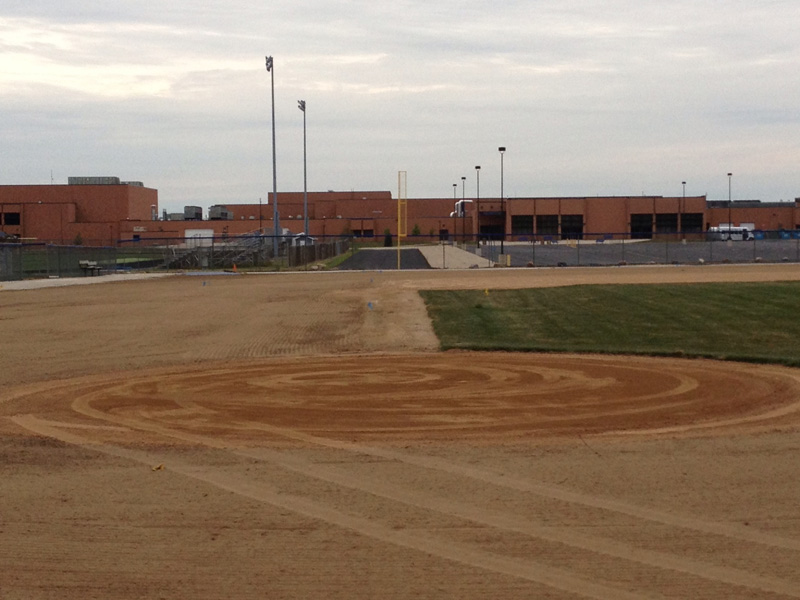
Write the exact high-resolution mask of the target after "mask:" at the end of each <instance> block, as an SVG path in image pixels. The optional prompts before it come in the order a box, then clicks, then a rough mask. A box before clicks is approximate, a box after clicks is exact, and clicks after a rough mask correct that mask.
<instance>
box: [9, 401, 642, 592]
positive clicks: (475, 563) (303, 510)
mask: <svg viewBox="0 0 800 600" xmlns="http://www.w3.org/2000/svg"><path fill="white" fill-rule="evenodd" d="M10 418H11V420H12V421H13V422H14V423H16V424H17V425H19V426H21V427H24V428H26V429H28V430H29V431H31V432H33V433H36V434H39V435H43V436H47V437H51V438H54V439H58V440H60V441H62V442H65V443H69V444H74V445H79V446H83V447H88V448H91V449H92V450H95V451H98V452H102V453H104V454H108V455H111V456H115V457H118V458H125V459H128V460H134V461H136V462H139V463H142V464H145V465H153V464H156V463H158V462H159V461H160V460H162V459H163V455H158V454H155V453H152V452H147V451H141V450H129V449H125V448H120V447H115V446H110V445H107V444H101V445H98V444H93V443H92V442H91V441H89V440H87V439H86V438H83V437H80V436H77V435H75V434H71V433H66V432H63V431H60V430H59V428H57V427H54V426H53V425H52V424H48V423H45V422H43V421H40V420H39V419H37V418H36V417H34V416H32V415H17V416H14V417H10ZM105 420H109V419H105ZM112 420H113V421H114V422H125V423H126V425H128V426H132V427H136V423H133V422H130V420H129V419H116V418H115V419H112ZM139 425H142V423H140V424H139ZM139 428H141V427H139ZM144 428H145V429H148V430H150V431H155V432H158V433H161V434H162V435H166V436H168V437H178V438H180V439H184V440H186V441H192V442H194V443H198V444H203V445H207V446H210V447H213V448H220V447H221V446H220V444H219V442H218V441H217V440H210V439H206V440H204V439H203V438H202V437H201V436H195V435H187V434H181V433H179V432H173V433H174V435H172V434H171V433H168V432H167V431H168V430H164V429H163V428H161V427H155V426H152V425H148V426H146V427H144ZM165 469H166V470H168V471H173V472H175V473H178V474H180V475H183V476H186V477H191V478H193V479H197V480H200V481H204V482H206V483H208V484H211V485H214V486H216V487H218V488H220V489H223V490H227V491H229V492H232V493H234V494H237V495H240V496H244V497H247V498H251V499H253V500H256V501H259V502H264V503H268V504H271V505H272V506H276V507H278V508H282V509H284V510H289V511H292V512H295V513H299V514H301V515H304V516H306V517H310V518H313V519H318V520H320V521H323V522H325V523H328V524H330V525H335V526H338V527H342V528H345V529H349V530H351V531H355V532H357V533H359V534H361V535H365V536H369V537H371V538H374V539H377V540H379V541H382V542H386V543H391V544H396V545H398V546H403V547H405V548H409V549H412V550H416V551H419V552H423V553H426V554H431V555H434V556H437V557H440V558H444V559H447V560H452V561H454V562H458V563H461V564H466V565H468V566H471V567H475V568H479V569H483V570H490V571H493V572H495V573H499V574H503V575H508V576H512V577H518V578H521V579H526V580H529V581H533V582H536V583H541V584H544V585H546V586H549V587H551V588H554V589H558V590H562V591H565V592H569V593H572V594H576V595H579V596H582V597H586V598H595V599H597V600H617V599H620V600H644V599H645V598H655V597H656V596H652V595H649V594H648V595H643V594H638V593H633V592H629V591H626V590H624V589H622V588H617V587H612V586H607V585H602V584H598V583H595V582H592V581H588V580H585V579H581V578H580V577H577V576H576V575H575V574H574V573H571V572H569V571H564V570H561V569H557V568H553V567H552V566H549V565H544V564H540V563H537V562H535V561H532V560H523V559H517V558H513V557H507V556H500V555H497V554H494V553H491V552H486V551H483V550H479V549H476V548H474V547H470V546H466V545H463V544H456V543H454V542H453V541H452V540H444V539H440V538H437V537H435V536H432V535H427V536H420V535H419V533H411V532H405V531H401V530H396V529H391V528H389V527H387V526H385V525H381V524H379V523H376V522H374V521H372V520H370V519H368V518H365V517H357V516H353V515H349V514H345V513H343V512H341V511H339V510H336V509H334V508H331V507H329V506H325V505H323V504H320V503H319V502H316V501H314V500H310V499H308V498H305V497H302V496H297V495H290V494H286V493H282V492H279V491H278V490H276V489H275V488H273V487H271V486H269V485H267V484H265V483H263V482H257V483H256V482H253V481H248V480H246V479H242V478H238V477H235V476H232V475H230V474H229V473H227V472H225V471H222V470H221V469H219V468H215V467H211V466H208V465H200V466H198V465H194V464H191V463H188V462H187V461H185V460H182V459H181V458H179V457H170V461H169V466H166V467H165Z"/></svg>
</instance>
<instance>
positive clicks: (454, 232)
mask: <svg viewBox="0 0 800 600" xmlns="http://www.w3.org/2000/svg"><path fill="white" fill-rule="evenodd" d="M457 189H458V184H457V183H454V184H453V200H455V199H456V190H457ZM453 209H455V202H454V203H453ZM452 215H453V242H454V243H455V244H458V231H456V216H457V215H456V211H455V210H453V212H452Z"/></svg>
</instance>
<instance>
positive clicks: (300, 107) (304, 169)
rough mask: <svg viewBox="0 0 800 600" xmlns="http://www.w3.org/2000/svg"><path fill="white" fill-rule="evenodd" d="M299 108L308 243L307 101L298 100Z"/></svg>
mask: <svg viewBox="0 0 800 600" xmlns="http://www.w3.org/2000/svg"><path fill="white" fill-rule="evenodd" d="M297 108H299V109H300V110H301V111H303V233H305V234H306V239H305V240H304V243H307V242H308V171H307V170H306V164H307V163H306V101H305V100H298V101H297Z"/></svg>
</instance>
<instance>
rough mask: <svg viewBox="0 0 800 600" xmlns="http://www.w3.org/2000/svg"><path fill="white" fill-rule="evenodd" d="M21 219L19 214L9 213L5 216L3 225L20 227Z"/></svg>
mask: <svg viewBox="0 0 800 600" xmlns="http://www.w3.org/2000/svg"><path fill="white" fill-rule="evenodd" d="M20 222H21V221H20V218H19V213H18V212H9V213H4V214H3V224H4V225H19V224H20Z"/></svg>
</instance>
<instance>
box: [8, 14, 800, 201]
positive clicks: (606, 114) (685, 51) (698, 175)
mask: <svg viewBox="0 0 800 600" xmlns="http://www.w3.org/2000/svg"><path fill="white" fill-rule="evenodd" d="M798 29H800V2H797V0H748V1H746V2H745V1H739V0H727V1H720V0H692V1H688V0H687V1H683V0H680V1H663V2H658V3H656V2H642V1H641V0H604V1H602V2H601V1H595V0H585V1H575V0H558V1H551V0H524V1H522V0H507V1H505V2H502V3H498V2H489V1H484V0H458V1H455V0H436V1H435V2H433V1H430V0H429V1H426V2H418V1H413V0H405V1H404V0H396V1H395V2H391V3H387V2H375V1H374V0H364V1H362V0H352V1H331V0H308V1H306V2H302V1H297V0H293V1H288V0H272V1H271V2H253V1H247V2H245V1H242V0H225V1H224V2H223V1H217V0H206V1H205V2H201V3H198V2H189V1H188V0H167V1H165V0H158V1H151V0H137V1H136V2H133V1H127V0H115V1H114V2H109V1H108V0H58V1H43V0H24V1H18V0H4V2H3V3H2V6H0V129H2V140H3V153H2V156H3V160H2V163H0V174H1V175H0V184H49V183H51V181H52V182H55V183H66V182H67V178H68V177H70V176H118V177H120V178H121V179H122V180H132V181H142V182H143V183H144V184H145V185H146V186H147V187H151V188H156V189H157V190H158V191H159V204H160V207H161V208H166V209H168V210H169V211H170V212H173V211H181V210H182V208H183V206H184V205H200V206H204V207H208V206H210V205H213V204H225V203H237V204H238V203H258V202H259V199H263V201H264V202H266V199H267V194H268V193H269V192H271V191H272V188H273V172H272V120H271V110H272V101H271V83H272V81H274V94H275V102H274V110H275V130H276V149H277V152H276V163H277V172H276V180H277V189H278V194H279V198H280V193H281V192H289V191H302V190H303V113H302V112H301V111H300V110H299V109H298V107H297V101H298V100H301V99H302V100H305V101H306V139H307V161H306V165H307V173H308V175H307V180H308V190H309V191H325V190H337V191H340V190H343V191H351V190H356V191H367V190H369V191H375V190H388V191H391V192H392V194H393V195H394V196H396V195H397V193H398V172H399V171H405V172H406V177H407V195H408V197H409V198H441V197H449V196H450V195H452V194H454V188H453V184H454V183H455V184H457V185H456V188H455V194H456V195H457V197H458V198H460V197H461V196H462V194H463V195H465V196H466V197H468V198H474V197H475V196H476V195H477V194H478V189H477V187H478V178H480V191H479V193H480V196H481V197H482V198H488V197H499V195H500V183H501V158H500V153H499V152H498V147H500V146H504V147H506V149H507V150H506V152H505V153H504V155H503V158H502V179H503V187H504V190H503V191H504V195H505V196H506V197H525V196H528V197H530V196H536V197H541V196H595V195H602V196H606V195H612V196H621V195H641V194H645V195H664V196H672V195H680V194H681V193H682V192H683V186H682V183H681V182H682V181H686V194H687V195H701V194H705V195H707V196H708V198H709V199H710V200H714V199H719V200H727V198H728V194H729V183H730V194H731V197H732V199H734V200H737V199H738V200H743V199H758V200H762V201H768V202H773V201H790V200H793V199H794V198H796V197H800V102H799V101H798V99H800V36H798V35H797V31H798ZM267 55H269V56H272V57H273V61H274V69H273V72H272V73H268V72H267V70H266V68H265V56H267ZM273 78H274V79H273ZM476 165H480V166H481V169H480V174H479V175H478V172H477V170H476V169H475V166H476ZM728 173H732V174H733V175H732V177H730V178H729V177H728V176H727V174H728ZM462 177H466V179H465V180H464V181H463V183H462V179H461V178H462Z"/></svg>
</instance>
